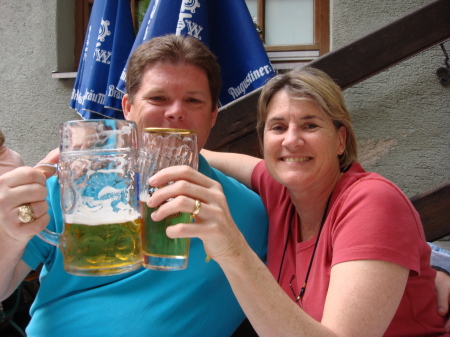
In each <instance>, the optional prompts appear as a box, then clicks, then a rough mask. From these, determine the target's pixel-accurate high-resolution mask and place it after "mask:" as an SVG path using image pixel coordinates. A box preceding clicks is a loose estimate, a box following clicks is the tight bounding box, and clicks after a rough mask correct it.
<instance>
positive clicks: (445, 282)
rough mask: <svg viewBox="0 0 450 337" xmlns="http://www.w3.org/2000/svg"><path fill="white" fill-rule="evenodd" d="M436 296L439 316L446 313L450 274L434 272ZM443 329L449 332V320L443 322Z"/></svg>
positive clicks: (449, 298)
mask: <svg viewBox="0 0 450 337" xmlns="http://www.w3.org/2000/svg"><path fill="white" fill-rule="evenodd" d="M435 286H436V296H437V312H438V314H439V315H441V316H446V315H447V314H448V307H449V300H450V276H448V275H447V274H445V273H443V272H441V271H438V272H437V273H436V280H435ZM445 331H447V332H450V321H449V320H447V322H446V323H445Z"/></svg>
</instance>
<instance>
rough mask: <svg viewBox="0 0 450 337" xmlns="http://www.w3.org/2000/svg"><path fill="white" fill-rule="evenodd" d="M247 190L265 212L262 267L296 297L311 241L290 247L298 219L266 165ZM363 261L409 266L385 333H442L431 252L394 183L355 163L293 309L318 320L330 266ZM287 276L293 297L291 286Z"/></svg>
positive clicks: (330, 209)
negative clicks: (265, 243)
mask: <svg viewBox="0 0 450 337" xmlns="http://www.w3.org/2000/svg"><path fill="white" fill-rule="evenodd" d="M252 187H253V189H254V190H255V191H256V192H257V193H259V194H260V196H261V198H262V200H263V202H264V205H265V206H266V209H267V213H268V215H269V243H268V253H267V266H268V268H269V270H270V271H271V273H272V275H273V276H274V277H275V279H278V278H279V283H280V285H281V287H282V288H283V290H284V291H285V292H286V293H287V294H288V295H289V296H290V297H291V298H292V299H295V297H296V296H297V295H298V293H299V290H300V288H301V287H302V285H303V282H304V280H305V275H306V271H307V269H308V265H309V261H310V259H311V255H312V251H313V248H314V244H315V243H316V236H315V237H313V238H312V239H310V240H308V241H305V242H296V241H297V240H295V238H297V237H298V236H297V235H298V228H299V218H298V216H297V213H296V212H295V207H294V205H293V204H292V202H291V199H290V196H289V192H288V190H287V189H286V187H284V186H282V185H281V184H279V183H278V182H276V181H275V180H274V179H273V178H272V177H271V176H270V175H269V173H268V172H267V169H266V167H265V164H264V161H262V162H261V163H259V164H258V165H257V166H256V167H255V170H254V171H253V175H252ZM289 226H291V233H290V235H289V240H287V237H288V229H289ZM286 242H288V243H287V247H286V253H285V256H284V259H282V256H283V252H284V250H285V244H286ZM367 259H372V260H383V261H389V262H393V263H397V264H399V265H401V266H403V267H405V268H408V269H410V275H409V278H408V282H407V285H406V290H405V293H404V295H403V297H402V300H401V302H400V305H399V308H398V309H397V312H396V314H395V316H394V318H393V320H392V322H391V324H390V325H389V327H388V329H387V331H386V333H385V336H408V337H410V336H425V335H427V336H432V335H436V336H437V335H442V334H444V329H443V327H444V323H445V322H444V318H442V317H441V316H439V315H438V314H437V312H436V293H435V288H434V280H435V276H436V272H435V270H434V269H433V268H431V267H430V248H429V246H428V244H427V243H426V241H425V236H424V232H423V227H422V223H421V221H420V217H419V215H418V213H417V212H416V210H415V209H414V207H413V205H412V204H411V203H410V201H409V199H408V198H407V197H406V196H405V195H404V194H403V193H402V192H401V191H400V189H399V188H398V187H396V186H395V185H394V184H393V183H391V182H390V181H388V180H386V179H384V178H383V177H381V176H380V175H378V174H376V173H369V172H365V171H364V169H363V168H362V167H361V166H360V165H359V164H358V163H354V164H353V165H352V166H351V168H350V169H349V170H348V171H347V172H346V173H345V174H344V175H343V176H342V178H341V179H340V180H339V182H338V184H337V185H336V187H335V190H334V192H333V195H332V197H331V199H330V204H329V207H328V216H327V218H326V220H325V223H324V226H323V229H322V233H321V235H320V240H319V243H318V246H317V250H316V255H315V257H314V262H313V265H312V268H311V271H310V275H309V279H308V286H307V289H306V293H305V295H304V296H303V298H302V300H300V301H299V305H300V306H301V307H302V308H303V309H304V310H305V312H307V313H308V314H309V315H310V316H311V317H313V318H314V319H316V320H317V321H320V320H321V319H322V315H323V308H324V305H325V298H326V294H327V290H328V284H329V282H330V272H331V268H332V267H333V266H334V265H335V264H337V263H340V262H344V261H352V260H367ZM282 260H283V264H282V270H281V272H280V265H281V261H282ZM293 275H295V279H294V280H293V282H292V287H293V289H294V290H295V294H296V295H295V296H294V294H293V292H292V290H291V287H290V285H289V284H290V281H291V279H292V276H293ZM380 296H382V294H380Z"/></svg>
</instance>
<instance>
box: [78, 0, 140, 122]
mask: <svg viewBox="0 0 450 337" xmlns="http://www.w3.org/2000/svg"><path fill="white" fill-rule="evenodd" d="M134 38H135V34H134V28H133V21H132V16H131V7H130V1H129V0H95V2H94V5H93V8H92V12H91V16H90V19H89V25H88V29H87V32H86V37H85V40H84V45H83V53H82V55H81V58H80V63H79V66H78V73H77V78H76V80H75V85H74V88H73V90H72V97H71V101H70V107H71V108H73V109H75V110H77V112H78V113H79V114H80V115H81V117H83V118H85V119H95V118H117V119H123V118H124V117H123V112H122V97H123V92H121V91H119V90H117V88H116V85H117V83H118V82H119V78H120V74H121V73H122V70H123V67H124V66H125V64H126V61H127V59H128V56H129V53H130V50H131V47H132V46H133V42H134Z"/></svg>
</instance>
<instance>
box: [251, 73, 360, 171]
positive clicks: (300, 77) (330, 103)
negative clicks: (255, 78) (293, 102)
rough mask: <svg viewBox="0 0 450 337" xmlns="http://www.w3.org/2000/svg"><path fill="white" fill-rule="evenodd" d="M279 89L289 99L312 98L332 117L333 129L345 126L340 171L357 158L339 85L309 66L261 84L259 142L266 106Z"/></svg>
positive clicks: (354, 142)
mask: <svg viewBox="0 0 450 337" xmlns="http://www.w3.org/2000/svg"><path fill="white" fill-rule="evenodd" d="M281 90H284V91H286V93H287V94H288V95H289V97H290V98H292V99H305V98H307V99H310V100H312V101H313V102H315V103H316V104H317V106H318V107H319V108H320V109H321V110H322V111H323V112H324V113H325V114H327V115H328V116H329V117H330V118H331V119H332V120H333V123H334V125H335V127H336V129H339V128H340V127H341V126H344V127H345V129H346V133H347V135H346V136H347V137H346V144H345V151H344V153H343V154H342V155H340V156H339V166H340V169H341V171H345V170H347V168H348V167H349V166H350V165H351V164H352V163H353V161H355V160H356V159H357V152H358V150H357V145H356V137H355V134H354V132H353V128H352V124H351V119H350V114H349V112H348V110H347V107H346V105H345V102H344V97H343V95H342V91H341V88H340V87H339V86H338V85H337V84H336V83H335V82H334V81H333V80H332V79H331V78H330V77H329V76H328V75H327V74H326V73H324V72H323V71H321V70H318V69H315V68H312V67H309V66H305V67H302V68H297V69H294V70H291V71H289V72H287V73H284V74H280V75H277V76H275V77H273V78H272V79H270V80H269V81H268V82H267V83H266V85H265V86H264V87H263V89H262V92H261V95H260V97H259V100H258V121H257V132H258V137H259V141H260V144H261V145H262V144H263V137H264V127H265V123H266V119H267V114H268V111H267V107H268V105H269V103H270V101H271V100H272V98H273V96H274V95H275V94H276V93H277V92H279V91H281Z"/></svg>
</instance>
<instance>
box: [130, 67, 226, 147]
mask: <svg viewBox="0 0 450 337" xmlns="http://www.w3.org/2000/svg"><path fill="white" fill-rule="evenodd" d="M122 108H123V111H124V115H125V118H126V119H127V120H132V121H135V122H136V123H137V126H138V131H139V132H140V133H141V132H142V130H143V129H144V128H147V127H161V128H176V129H189V130H194V131H196V132H197V139H198V149H199V151H200V149H202V148H203V146H204V145H205V143H206V141H207V139H208V136H209V133H210V131H211V128H212V127H213V126H214V123H215V121H216V118H217V110H218V107H217V105H216V104H213V102H212V99H211V93H210V88H209V82H208V78H207V76H206V73H205V71H204V70H202V69H201V68H199V67H197V66H195V65H192V64H188V63H180V64H172V63H168V62H164V63H161V62H158V63H155V64H152V65H151V66H149V67H147V68H146V70H145V73H144V75H143V77H142V83H141V86H140V88H139V90H138V91H137V92H136V94H135V95H134V98H133V102H131V101H130V98H129V96H128V95H125V96H124V98H123V101H122Z"/></svg>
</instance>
